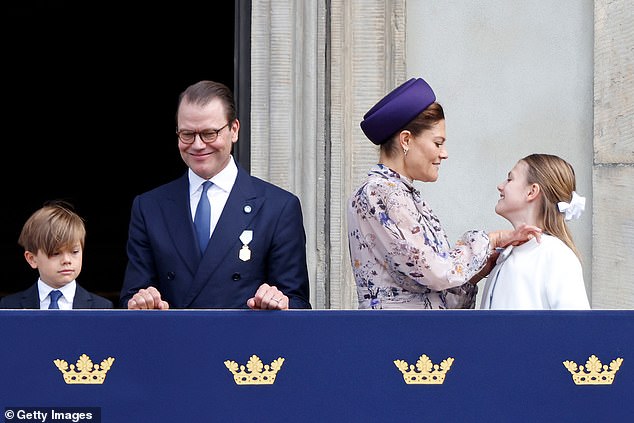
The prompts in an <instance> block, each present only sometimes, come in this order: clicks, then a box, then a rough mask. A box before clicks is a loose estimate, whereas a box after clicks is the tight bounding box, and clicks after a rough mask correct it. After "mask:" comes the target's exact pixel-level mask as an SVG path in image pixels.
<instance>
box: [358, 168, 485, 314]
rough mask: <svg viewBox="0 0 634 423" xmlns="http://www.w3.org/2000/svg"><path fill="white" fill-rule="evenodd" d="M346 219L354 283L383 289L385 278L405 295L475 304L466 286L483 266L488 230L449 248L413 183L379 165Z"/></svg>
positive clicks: (448, 303)
mask: <svg viewBox="0 0 634 423" xmlns="http://www.w3.org/2000/svg"><path fill="white" fill-rule="evenodd" d="M377 169H378V170H377ZM348 217H349V221H348V225H349V229H350V230H349V233H348V236H349V244H350V245H349V246H350V252H351V257H352V259H353V268H354V272H355V279H356V280H357V285H359V283H361V285H367V284H371V285H373V286H380V285H385V283H383V282H381V279H382V278H386V277H387V276H388V275H389V278H390V279H392V280H393V281H394V282H395V283H396V286H398V287H399V288H400V289H402V290H405V291H408V292H420V291H421V290H427V291H446V292H444V293H443V296H442V299H443V302H446V306H447V307H450V308H464V307H465V306H466V307H467V308H468V307H469V305H473V301H474V299H475V293H476V292H477V288H476V287H475V286H474V285H472V284H467V285H465V284H466V283H467V282H468V281H469V279H471V278H472V277H473V276H474V275H475V274H476V273H477V272H478V271H479V270H480V269H481V268H482V267H483V266H484V265H485V263H486V260H487V257H488V255H489V238H488V235H487V234H486V232H484V231H468V232H466V233H465V234H464V235H463V236H462V237H461V238H460V239H459V240H458V241H457V242H456V244H455V245H454V246H453V247H452V246H451V245H450V244H449V241H448V240H447V236H446V233H445V231H444V229H443V228H442V226H441V224H440V221H439V220H438V218H437V217H436V216H435V215H434V213H433V212H432V210H431V209H430V208H429V207H428V206H427V205H426V204H425V202H424V201H423V200H422V199H421V197H420V194H419V192H418V191H417V190H416V189H415V188H414V187H413V185H412V184H411V182H410V181H409V180H407V179H403V178H400V176H399V175H398V174H396V173H394V172H392V171H390V170H389V169H387V168H385V167H381V166H379V167H378V168H375V172H374V173H371V174H370V175H369V177H368V179H367V180H366V183H365V184H364V185H362V186H361V187H360V188H359V190H357V192H356V193H354V194H353V197H352V199H351V202H350V208H349V214H348ZM385 273H387V275H386V274H385Z"/></svg>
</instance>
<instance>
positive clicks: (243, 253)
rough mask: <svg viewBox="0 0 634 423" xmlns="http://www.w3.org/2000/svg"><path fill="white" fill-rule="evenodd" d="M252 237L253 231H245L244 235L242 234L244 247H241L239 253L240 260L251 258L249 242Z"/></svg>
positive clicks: (241, 239) (241, 238)
mask: <svg viewBox="0 0 634 423" xmlns="http://www.w3.org/2000/svg"><path fill="white" fill-rule="evenodd" d="M252 239H253V231H243V232H242V235H240V241H242V248H240V253H239V254H238V257H239V258H240V260H242V261H248V260H251V250H249V243H250V242H251V240H252Z"/></svg>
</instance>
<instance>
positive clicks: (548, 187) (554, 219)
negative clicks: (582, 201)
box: [521, 154, 581, 260]
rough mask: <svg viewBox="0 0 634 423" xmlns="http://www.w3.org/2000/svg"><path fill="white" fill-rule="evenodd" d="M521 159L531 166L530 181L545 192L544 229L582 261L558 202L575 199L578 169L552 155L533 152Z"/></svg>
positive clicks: (527, 177)
mask: <svg viewBox="0 0 634 423" xmlns="http://www.w3.org/2000/svg"><path fill="white" fill-rule="evenodd" d="M521 160H522V161H523V162H524V163H526V164H527V165H528V172H527V175H526V179H527V181H528V183H529V184H537V185H539V186H540V188H541V191H542V193H543V196H542V198H543V201H542V203H541V206H542V207H541V212H540V216H539V218H540V220H541V222H540V224H541V226H542V229H543V230H544V232H545V233H549V234H551V235H553V236H556V237H557V238H559V239H561V240H562V241H563V242H564V243H565V244H566V245H567V246H568V247H570V249H571V250H572V251H574V253H575V254H576V255H577V257H579V260H581V254H580V253H579V250H577V247H576V246H575V243H574V241H573V240H572V234H571V233H570V230H569V229H568V225H567V224H566V221H565V215H564V213H562V212H560V211H559V207H558V205H557V204H558V203H559V202H560V201H565V202H567V203H569V202H570V201H571V200H572V192H573V191H575V190H576V180H575V170H574V169H573V167H572V166H571V165H570V163H568V162H567V161H565V160H564V159H562V158H561V157H558V156H555V155H552V154H531V155H528V156H526V157H524V158H523V159H521Z"/></svg>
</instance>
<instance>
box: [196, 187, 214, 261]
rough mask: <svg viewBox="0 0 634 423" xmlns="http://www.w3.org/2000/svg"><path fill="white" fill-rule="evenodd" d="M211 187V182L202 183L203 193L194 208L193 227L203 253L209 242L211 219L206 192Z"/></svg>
mask: <svg viewBox="0 0 634 423" xmlns="http://www.w3.org/2000/svg"><path fill="white" fill-rule="evenodd" d="M211 185H212V183H211V182H209V181H205V182H203V192H202V194H200V201H199V202H198V207H197V208H196V215H195V216H194V226H195V227H196V235H197V236H198V245H199V246H200V252H201V253H204V252H205V248H207V243H208V242H209V225H210V223H209V221H210V219H211V206H210V205H209V197H207V190H208V189H209V187H210V186H211Z"/></svg>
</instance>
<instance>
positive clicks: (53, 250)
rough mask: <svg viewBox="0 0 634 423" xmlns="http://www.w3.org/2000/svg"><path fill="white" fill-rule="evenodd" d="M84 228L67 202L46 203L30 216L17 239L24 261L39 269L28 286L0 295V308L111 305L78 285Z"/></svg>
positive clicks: (108, 306)
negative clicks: (22, 249) (35, 280)
mask: <svg viewBox="0 0 634 423" xmlns="http://www.w3.org/2000/svg"><path fill="white" fill-rule="evenodd" d="M85 237H86V228H85V226H84V221H83V219H82V218H81V217H80V216H79V215H77V214H76V213H75V212H74V211H73V210H72V209H71V207H70V206H69V205H68V204H65V203H63V202H55V203H48V204H46V205H44V206H43V207H42V208H41V209H39V210H37V211H36V212H35V213H33V214H32V215H31V217H29V219H28V220H27V221H26V223H25V224H24V226H23V227H22V232H21V233H20V237H19V239H18V244H20V246H22V247H23V248H24V258H25V259H26V261H27V263H29V265H30V266H31V267H32V268H33V269H37V270H38V272H39V275H40V276H39V279H38V281H37V283H35V284H33V285H32V286H31V287H30V288H28V289H26V290H24V291H20V292H17V293H15V294H11V295H7V296H6V297H3V298H0V308H13V309H62V310H70V309H91V308H97V309H99V308H113V303H112V301H110V300H108V299H107V298H104V297H101V296H99V295H95V294H93V293H91V292H88V291H87V290H86V289H84V288H82V287H81V286H79V284H78V283H77V280H76V279H77V277H78V276H79V273H80V272H81V266H82V254H83V249H84V240H85Z"/></svg>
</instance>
